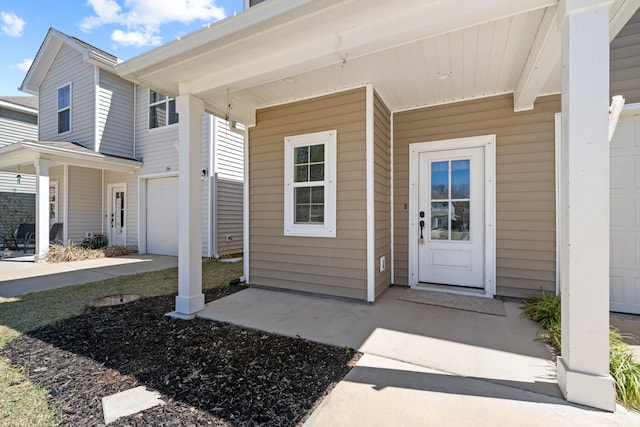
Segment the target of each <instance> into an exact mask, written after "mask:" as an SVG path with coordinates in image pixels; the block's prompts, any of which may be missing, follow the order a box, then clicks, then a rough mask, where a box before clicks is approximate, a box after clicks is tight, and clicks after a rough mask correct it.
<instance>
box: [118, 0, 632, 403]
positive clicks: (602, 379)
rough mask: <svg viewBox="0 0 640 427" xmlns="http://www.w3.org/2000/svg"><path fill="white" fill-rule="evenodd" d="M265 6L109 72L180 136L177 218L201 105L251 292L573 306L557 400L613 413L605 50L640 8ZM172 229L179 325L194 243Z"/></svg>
mask: <svg viewBox="0 0 640 427" xmlns="http://www.w3.org/2000/svg"><path fill="white" fill-rule="evenodd" d="M254 3H260V4H257V5H256V6H255V7H251V8H249V9H248V10H246V11H244V12H243V13H240V14H238V15H237V16H234V17H231V18H228V19H226V20H224V21H221V22H219V23H216V24H214V25H211V26H210V27H208V28H204V29H202V30H200V31H198V32H195V33H193V34H190V35H187V36H184V37H182V38H181V39H180V40H177V41H174V42H171V43H169V44H167V45H165V46H162V47H161V48H159V49H156V50H153V51H151V52H149V53H146V54H143V55H141V56H139V57H136V58H133V59H131V60H129V61H126V62H125V63H123V64H119V65H117V66H116V70H117V72H118V73H119V74H120V76H122V77H123V78H125V79H128V80H130V81H132V82H136V83H139V84H142V83H144V84H145V85H148V86H149V87H151V88H152V89H154V90H157V91H160V92H162V93H166V94H168V95H170V96H173V97H175V98H176V100H177V103H178V104H180V114H181V120H182V118H184V120H185V121H184V122H183V124H185V123H186V122H187V121H188V122H189V126H188V127H186V128H185V132H184V133H180V137H179V141H180V142H179V156H180V158H181V159H183V160H184V162H185V163H183V165H184V166H183V167H184V169H183V167H181V171H183V172H185V173H186V174H188V175H189V176H190V177H192V180H191V181H188V180H183V181H181V183H180V184H179V187H180V191H179V196H178V200H179V203H178V205H179V209H180V213H181V214H180V215H181V218H185V219H192V218H195V217H196V215H197V210H198V209H199V202H198V200H197V197H195V193H194V187H196V183H195V181H194V180H193V177H194V176H195V175H196V173H197V170H198V169H199V168H200V163H199V159H198V158H197V156H194V157H192V156H191V151H193V150H194V149H196V148H198V147H199V141H200V140H201V132H200V130H199V128H198V126H197V123H198V117H199V116H200V114H201V112H202V111H207V112H210V113H213V114H218V115H221V116H225V117H230V118H231V119H232V120H237V121H238V122H241V123H244V124H246V125H247V127H248V128H249V138H248V141H247V150H248V156H247V157H246V162H247V167H246V171H247V177H248V179H247V180H246V181H245V182H246V184H247V188H248V191H246V192H245V197H246V201H247V203H245V239H246V240H245V246H244V251H245V257H244V262H245V264H244V266H245V279H246V280H247V281H248V282H249V283H251V284H252V285H257V286H265V287H270V288H279V289H289V290H295V291H305V292H313V293H320V294H326V295H332V296H339V297H349V298H358V299H362V300H366V301H369V302H374V301H375V300H376V297H377V296H378V295H380V293H382V292H384V290H385V289H386V288H387V287H388V286H390V285H391V284H395V285H405V286H410V287H412V288H415V289H430V290H436V291H441V292H452V293H463V294H468V295H478V296H484V297H493V296H496V295H498V296H506V297H518V298H519V297H523V296H525V295H530V294H533V293H539V292H540V291H541V290H542V291H545V292H550V293H554V292H556V291H561V292H562V295H563V298H562V314H563V319H562V322H563V328H562V332H563V336H562V342H563V350H562V356H561V357H559V358H558V383H559V385H560V388H561V389H562V391H563V393H564V394H565V396H566V397H567V398H568V399H569V400H570V401H572V402H577V403H582V404H586V405H590V406H595V407H598V408H601V409H606V410H611V411H613V410H615V397H614V394H615V393H614V387H613V380H612V379H611V377H610V376H609V374H608V368H609V364H608V316H609V303H608V298H609V274H610V271H609V252H610V250H609V208H608V206H609V161H608V160H607V159H608V156H609V143H608V134H609V120H608V109H609V102H610V99H609V80H610V70H609V49H610V47H609V44H610V42H611V40H613V38H614V37H615V36H616V35H617V34H618V33H619V32H620V30H621V29H622V27H623V26H624V25H625V24H626V23H627V22H628V21H629V19H630V18H631V17H632V15H633V14H634V13H635V12H636V11H637V9H638V6H639V3H638V1H636V0H618V1H615V2H599V1H597V0H581V1H579V2H569V1H554V0H519V1H516V2H514V1H512V0H495V1H488V2H479V1H475V0H451V1H448V2H425V1H422V0H405V1H403V2H401V5H400V3H399V2H388V1H382V0H380V1H378V0H372V1H367V2H366V3H365V2H355V1H349V0H328V1H313V0H300V1H296V2H286V1H279V0H266V1H263V2H253V1H246V2H245V4H246V5H247V6H249V5H252V4H254ZM614 87H615V85H614ZM561 95H562V96H561ZM622 95H625V94H624V93H622ZM188 159H190V160H188ZM187 170H188V171H187ZM445 210H446V211H447V213H445ZM179 226H180V227H181V228H180V235H181V236H184V239H183V240H184V241H186V242H183V241H181V250H180V251H179V269H180V270H181V271H183V275H182V276H181V277H180V278H179V293H178V297H177V299H176V312H175V315H176V316H183V317H188V316H192V315H194V313H196V312H197V311H199V310H201V309H202V308H203V306H204V297H203V296H202V287H201V283H200V282H199V280H193V278H194V277H195V278H198V277H199V274H201V265H200V263H199V260H198V258H197V255H198V254H197V253H192V252H190V251H189V250H188V248H189V243H190V244H191V245H195V246H197V245H198V244H199V243H200V239H199V233H198V231H199V229H198V228H197V224H196V221H192V220H191V221H187V220H185V221H180V224H179ZM486 333H487V334H491V333H492V331H486Z"/></svg>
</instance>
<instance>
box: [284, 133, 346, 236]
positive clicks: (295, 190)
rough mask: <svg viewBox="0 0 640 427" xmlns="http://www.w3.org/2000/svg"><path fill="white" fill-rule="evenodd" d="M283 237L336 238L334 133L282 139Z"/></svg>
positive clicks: (335, 144) (335, 136)
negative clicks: (283, 150) (283, 151)
mask: <svg viewBox="0 0 640 427" xmlns="http://www.w3.org/2000/svg"><path fill="white" fill-rule="evenodd" d="M284 149H285V153H284V168H285V169H284V170H285V172H284V234H285V236H306V237H336V157H337V156H336V149H337V132H336V131H335V130H331V131H326V132H316V133H309V134H305V135H296V136H288V137H286V138H285V139H284Z"/></svg>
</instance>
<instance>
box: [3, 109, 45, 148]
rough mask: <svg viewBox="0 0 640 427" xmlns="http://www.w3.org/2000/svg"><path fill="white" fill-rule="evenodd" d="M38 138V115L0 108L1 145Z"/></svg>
mask: <svg viewBox="0 0 640 427" xmlns="http://www.w3.org/2000/svg"><path fill="white" fill-rule="evenodd" d="M37 138H38V117H37V116H34V115H32V114H27V113H21V112H18V111H12V110H6V109H3V108H0V147H4V146H5V145H9V144H12V143H14V142H16V141H21V140H23V139H31V140H34V139H37Z"/></svg>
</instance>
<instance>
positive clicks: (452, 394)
mask: <svg viewBox="0 0 640 427" xmlns="http://www.w3.org/2000/svg"><path fill="white" fill-rule="evenodd" d="M639 421H640V417H638V414H634V413H629V412H626V411H624V410H622V411H620V412H616V413H606V412H600V411H596V410H590V409H588V408H584V407H580V406H576V405H571V404H569V403H567V402H566V401H565V400H564V399H561V398H557V397H553V396H547V395H544V394H539V393H534V392H531V391H527V390H521V389H515V388H512V387H509V386H506V385H500V384H495V383H491V382H487V381H482V380H478V379H474V378H465V377H460V376H456V375H450V374H446V373H443V372H440V371H437V370H433V369H429V368H425V367H421V366H416V365H412V364H409V363H404V362H400V361H397V360H391V359H387V358H383V357H378V356H372V355H364V356H363V357H362V358H361V359H360V360H359V361H358V364H357V365H356V367H355V368H353V369H352V370H351V371H350V372H349V373H348V374H347V375H346V377H345V378H344V379H343V380H342V381H341V382H340V383H339V384H338V385H337V386H336V387H335V388H334V389H333V390H332V392H331V394H330V395H329V396H327V398H325V400H324V401H323V402H322V404H321V405H320V406H319V407H318V408H317V409H316V410H315V411H314V412H313V414H311V416H310V417H309V419H308V420H307V421H306V423H305V424H304V425H305V427H342V426H344V427H348V426H354V425H363V426H369V427H377V426H380V427H387V426H394V425H407V426H409V425H411V426H419V425H430V426H487V427H489V426H491V427H493V426H497V425H505V426H542V425H549V426H560V425H561V426H566V427H573V426H575V427H588V426H594V427H595V426H632V425H638V424H637V423H638V422H639Z"/></svg>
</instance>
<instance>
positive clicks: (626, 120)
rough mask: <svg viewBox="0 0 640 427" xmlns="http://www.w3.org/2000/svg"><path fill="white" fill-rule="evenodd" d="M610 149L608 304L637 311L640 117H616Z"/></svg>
mask: <svg viewBox="0 0 640 427" xmlns="http://www.w3.org/2000/svg"><path fill="white" fill-rule="evenodd" d="M610 153H611V181H610V186H611V255H610V257H611V259H610V260H611V280H610V308H611V311H617V312H622V313H634V314H640V119H638V118H637V117H622V118H621V119H620V122H619V123H618V127H617V128H616V133H615V136H614V138H613V140H612V141H611V151H610Z"/></svg>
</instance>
